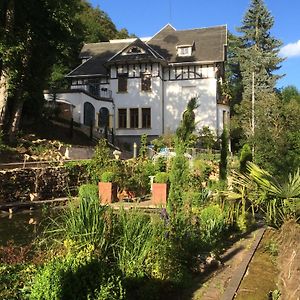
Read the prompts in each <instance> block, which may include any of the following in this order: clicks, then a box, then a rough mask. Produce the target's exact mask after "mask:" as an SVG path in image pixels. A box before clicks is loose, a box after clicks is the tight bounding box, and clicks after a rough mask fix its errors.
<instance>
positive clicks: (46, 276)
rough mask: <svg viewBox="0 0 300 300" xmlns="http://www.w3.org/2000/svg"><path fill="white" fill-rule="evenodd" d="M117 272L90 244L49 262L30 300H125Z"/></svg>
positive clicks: (35, 280) (36, 280)
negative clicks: (76, 251) (98, 255)
mask: <svg viewBox="0 0 300 300" xmlns="http://www.w3.org/2000/svg"><path fill="white" fill-rule="evenodd" d="M114 272H115V270H113V269H111V268H110V267H108V266H107V265H106V264H104V263H103V262H102V261H101V260H99V259H98V257H97V256H95V255H94V247H93V246H91V245H89V246H87V247H86V248H84V249H82V250H81V251H79V252H78V253H74V252H70V253H68V254H67V256H66V257H59V258H54V259H52V260H51V261H50V262H48V263H46V264H45V265H44V266H43V267H42V268H41V270H40V271H39V273H38V274H37V275H36V277H35V278H34V282H33V286H32V291H31V294H30V299H31V300H40V299H43V300H53V299H62V300H63V299H111V300H113V299H115V300H117V299H124V289H123V287H122V283H121V281H120V277H118V276H117V275H115V274H114Z"/></svg>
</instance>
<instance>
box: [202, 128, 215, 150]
mask: <svg viewBox="0 0 300 300" xmlns="http://www.w3.org/2000/svg"><path fill="white" fill-rule="evenodd" d="M199 141H200V143H201V147H202V148H204V149H207V150H211V149H212V148H213V146H214V145H215V143H216V137H215V135H214V134H213V132H212V130H210V128H209V127H208V126H203V127H202V129H201V130H200V131H199Z"/></svg>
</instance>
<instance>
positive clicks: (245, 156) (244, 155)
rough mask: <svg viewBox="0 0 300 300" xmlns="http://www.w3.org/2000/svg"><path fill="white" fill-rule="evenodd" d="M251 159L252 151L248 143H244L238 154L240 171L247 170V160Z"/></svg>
mask: <svg viewBox="0 0 300 300" xmlns="http://www.w3.org/2000/svg"><path fill="white" fill-rule="evenodd" d="M248 161H252V152H251V148H250V146H249V144H244V146H243V148H242V151H241V155H240V172H241V173H245V172H246V171H247V162H248Z"/></svg>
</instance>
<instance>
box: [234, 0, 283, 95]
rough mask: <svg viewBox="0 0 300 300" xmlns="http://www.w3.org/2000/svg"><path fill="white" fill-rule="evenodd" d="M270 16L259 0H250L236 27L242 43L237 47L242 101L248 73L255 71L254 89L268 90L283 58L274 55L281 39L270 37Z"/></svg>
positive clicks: (248, 86) (248, 89)
mask: <svg viewBox="0 0 300 300" xmlns="http://www.w3.org/2000/svg"><path fill="white" fill-rule="evenodd" d="M273 25H274V18H273V17H272V16H271V14H270V12H269V11H268V9H267V8H266V6H265V4H264V2H263V0H252V1H251V4H250V7H249V9H248V11H247V12H246V14H245V16H244V18H243V20H242V26H241V27H240V28H239V31H240V33H241V34H242V36H241V41H242V45H241V48H240V49H239V58H240V67H241V75H242V82H243V90H244V96H243V98H244V100H249V99H250V95H251V86H252V72H255V89H256V91H257V92H272V91H273V89H274V88H275V85H276V80H277V79H278V78H280V76H279V75H275V74H274V73H273V72H274V71H276V70H278V69H279V68H280V66H279V64H280V63H281V62H282V61H283V59H282V58H280V57H279V56H278V53H279V49H280V46H281V44H282V43H281V42H280V41H279V40H277V39H276V38H274V37H272V36H271V34H270V31H271V29H272V27H273Z"/></svg>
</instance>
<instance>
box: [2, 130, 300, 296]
mask: <svg viewBox="0 0 300 300" xmlns="http://www.w3.org/2000/svg"><path fill="white" fill-rule="evenodd" d="M182 126H183V124H182ZM183 132H184V130H183V129H182V127H181V129H180V130H178V131H177V134H176V136H174V137H173V146H174V148H175V152H176V155H175V156H173V157H172V158H170V159H166V158H164V157H160V158H158V159H155V160H153V159H150V158H148V157H147V155H146V152H147V137H146V136H143V137H142V140H141V147H140V151H139V156H138V157H137V158H136V159H131V160H120V159H116V158H113V156H112V154H111V150H110V149H109V147H108V145H107V143H106V141H105V140H101V141H100V142H99V144H98V146H97V147H96V150H95V154H94V158H93V159H92V160H91V161H88V162H82V164H84V166H85V170H86V172H87V178H88V180H87V183H86V184H83V185H81V186H80V187H79V188H78V197H76V198H72V197H70V201H69V202H68V205H67V206H66V207H65V208H64V209H63V210H62V211H61V212H60V213H59V214H58V216H56V217H53V218H52V219H51V221H49V225H47V226H45V227H44V228H43V231H42V232H41V234H40V235H39V236H38V237H37V239H35V240H34V241H33V242H32V243H30V244H28V245H22V246H17V245H14V244H13V243H8V244H7V245H5V246H2V247H1V250H0V260H1V265H0V297H1V299H174V295H181V294H182V293H183V291H186V290H187V289H189V288H191V283H192V282H193V280H194V278H196V277H197V276H199V274H200V276H201V274H202V273H205V271H206V269H208V268H209V267H210V263H211V261H213V262H214V263H215V262H217V263H220V265H221V261H220V260H221V259H220V256H221V255H222V253H223V252H224V250H225V249H226V248H228V247H229V246H230V245H231V244H233V242H234V241H236V240H239V239H241V238H242V237H243V235H244V234H245V233H248V232H251V231H252V230H253V229H254V228H256V227H257V223H258V222H262V221H263V222H265V223H266V224H268V225H270V226H272V227H274V228H277V229H279V228H281V226H282V225H283V224H284V225H283V226H282V227H283V229H282V230H284V228H285V227H288V228H289V230H288V231H289V232H291V230H290V229H291V228H293V232H294V236H291V237H290V239H289V243H290V244H291V245H294V247H297V243H296V242H295V239H296V241H297V239H298V240H299V236H297V234H298V235H299V225H298V224H297V222H296V221H291V220H298V218H299V212H300V207H299V195H300V174H299V171H298V172H296V173H295V174H291V175H290V176H289V177H288V179H287V180H286V182H285V183H284V184H280V183H279V182H278V181H277V180H276V179H275V178H274V177H273V176H271V175H270V174H269V173H268V172H266V171H264V170H263V169H261V168H259V167H258V166H257V165H255V164H254V163H252V162H251V149H250V148H249V147H248V146H247V145H246V146H245V147H244V148H243V150H242V152H241V155H240V159H239V160H238V159H236V158H235V159H233V158H230V157H229V156H228V150H227V149H228V144H227V142H228V138H227V134H226V131H224V133H223V135H222V140H221V152H220V153H219V154H212V153H206V154H203V153H202V154H199V155H197V156H196V157H194V158H193V159H189V158H188V156H187V155H185V153H186V150H187V147H188V146H189V143H190V141H191V137H192V136H191V133H189V132H185V134H182V133H183ZM190 132H192V130H191V131H190ZM164 143H165V141H162V140H160V141H154V144H156V146H155V147H163V146H165V145H164ZM68 164H69V165H68V168H70V169H72V168H73V167H74V165H73V164H72V163H68ZM151 176H153V177H154V183H160V184H162V183H165V184H168V187H169V188H168V198H167V201H166V202H160V203H159V205H157V206H156V209H155V210H152V211H151V212H149V211H144V210H140V209H137V208H136V209H131V210H125V209H124V207H123V206H122V203H124V202H125V200H123V202H122V201H121V202H120V203H119V204H120V205H119V207H118V210H114V209H112V207H111V206H110V205H107V204H103V203H102V204H101V203H100V201H99V189H98V183H99V182H100V181H102V182H104V181H105V182H111V181H113V182H114V183H115V184H116V185H117V186H118V189H119V190H122V191H126V193H127V194H126V195H127V198H128V199H127V201H133V200H132V199H131V198H134V199H138V201H143V199H145V198H147V196H149V195H150V194H151V183H150V180H149V177H151ZM128 195H129V196H130V197H128ZM117 196H118V195H117ZM119 196H120V195H119ZM101 201H102V200H101ZM102 202H103V201H102ZM122 207H123V208H122ZM291 222H294V223H291ZM286 224H289V226H287V225H286ZM291 224H292V225H291ZM285 231H287V230H285ZM283 238H287V237H286V234H285V233H282V234H281V235H280V234H278V238H277V240H276V241H275V240H274V241H273V243H271V244H270V243H269V244H268V247H269V248H268V249H269V250H270V249H271V250H270V251H271V252H272V254H273V255H279V253H285V256H284V257H281V258H280V259H279V258H278V260H279V261H280V262H281V263H282V262H283V261H285V262H286V261H289V257H288V256H287V254H286V252H282V251H280V250H279V249H280V247H286V243H281V242H280V241H281V240H282V239H283ZM280 245H282V246H280ZM283 245H285V246H283ZM274 249H275V250H274ZM275 252H276V253H275ZM284 259H285V260H284ZM297 259H299V257H296V256H295V257H294V258H293V261H290V263H291V266H294V267H293V268H294V269H293V270H294V271H295V272H294V273H293V275H292V276H290V274H281V276H282V278H281V279H280V280H281V283H280V280H279V279H278V280H279V281H278V288H276V289H274V291H269V293H271V294H270V295H271V296H272V297H273V296H274V298H272V299H277V298H275V297H276V295H277V294H278V293H279V290H280V292H281V293H282V294H284V292H285V288H284V285H283V284H282V283H283V282H284V283H286V282H287V281H290V280H295V276H296V275H297V272H296V267H295V266H297V263H298V262H299V261H297ZM288 276H290V277H288ZM291 286H292V287H294V289H296V288H297V286H296V287H295V283H294V286H293V283H291ZM288 292H289V293H290V291H288ZM295 292H297V290H296V291H295ZM291 299H292V298H291Z"/></svg>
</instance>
